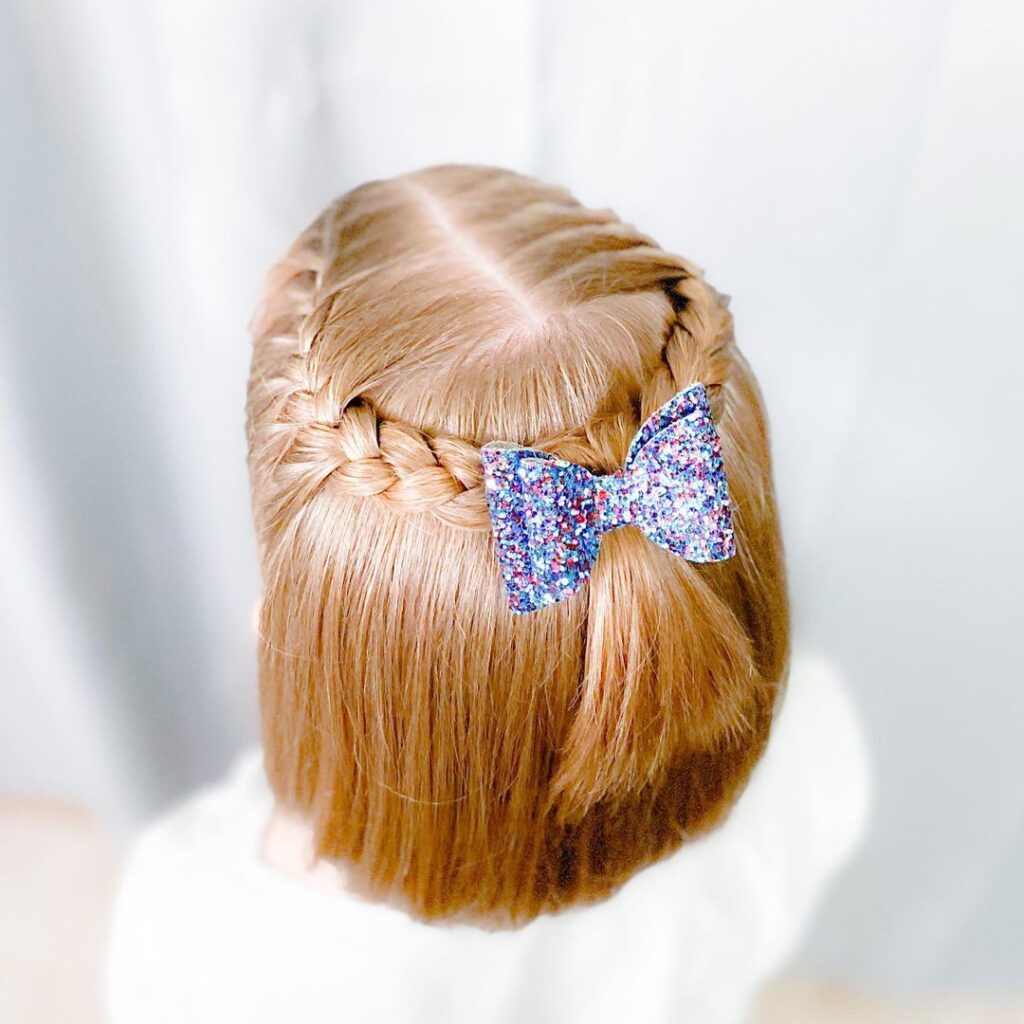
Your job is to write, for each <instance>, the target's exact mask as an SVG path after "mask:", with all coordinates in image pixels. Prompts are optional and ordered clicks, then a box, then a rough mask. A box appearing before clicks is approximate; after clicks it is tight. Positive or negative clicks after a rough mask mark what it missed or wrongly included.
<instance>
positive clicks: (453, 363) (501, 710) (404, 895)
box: [247, 166, 788, 925]
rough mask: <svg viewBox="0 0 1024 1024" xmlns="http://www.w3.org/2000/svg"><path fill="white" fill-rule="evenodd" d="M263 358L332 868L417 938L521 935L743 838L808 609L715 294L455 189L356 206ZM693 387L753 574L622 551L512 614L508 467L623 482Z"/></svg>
mask: <svg viewBox="0 0 1024 1024" xmlns="http://www.w3.org/2000/svg"><path fill="white" fill-rule="evenodd" d="M253 335H254V349H253V360H252V375H251V379H250V383H249V395H248V417H247V419H248V424H247V430H248V439H249V467H250V476H251V482H252V499H253V509H254V515H255V521H256V527H257V533H258V540H259V549H260V559H261V567H262V576H263V587H264V590H263V604H262V611H261V626H260V632H261V645H260V694H261V708H262V722H263V737H264V746H265V753H266V768H267V774H268V777H269V780H270V784H271V786H272V788H273V791H274V793H275V796H276V798H277V800H278V801H279V803H280V804H281V805H282V806H283V807H286V808H288V809H290V810H292V811H294V812H297V813H299V814H300V815H302V816H303V817H304V819H305V820H306V821H308V822H309V824H310V826H311V828H312V830H313V834H314V846H315V851H316V853H317V855H318V856H321V857H325V858H331V859H336V860H339V861H341V862H342V863H344V864H345V865H346V867H347V870H348V872H349V877H350V878H351V879H352V880H353V882H354V883H355V884H356V885H357V886H358V887H359V888H360V889H361V890H362V891H364V892H366V893H368V894H371V895H372V896H374V897H375V898H382V899H387V900H389V901H392V902H396V903H398V904H400V905H402V906H404V907H405V908H406V909H407V910H408V911H409V912H410V913H412V914H414V915H416V916H418V917H422V918H441V917H458V918H463V919H467V920H475V921H478V922H481V923H482V921H483V919H489V920H491V921H498V922H499V923H504V924H507V925H517V924H521V923H523V922H525V921H527V920H529V919H531V918H532V917H534V916H536V915H537V914H539V913H542V912H545V911H551V910H555V909H557V908H560V907H563V906H566V905H570V904H574V903H578V902H582V901H589V900H593V899H597V898H600V897H603V896H606V895H607V894H609V893H610V892H612V891H613V890H614V889H615V888H616V886H618V885H619V884H621V883H622V882H623V881H624V880H626V879H627V878H628V877H629V876H630V875H632V874H633V873H634V872H636V871H637V870H638V869H639V868H641V867H643V866H644V865H646V864H649V863H651V862H652V861H654V860H656V859H658V858H660V857H662V856H664V855H665V854H667V853H669V852H670V851H672V850H674V849H676V848H677V847H678V846H679V845H680V843H682V842H684V841H685V840H687V839H689V838H691V837H693V836H695V835H697V834H699V833H700V832H702V831H703V830H706V829H707V828H709V827H711V826H712V825H714V824H715V823H716V822H717V821H718V820H719V819H720V818H721V817H722V815H723V813H724V812H725V811H726V810H727V809H728V807H729V806H730V804H731V803H732V801H733V800H734V799H735V797H736V796H737V794H738V792H739V791H740V789H741V788H742V786H743V784H744V782H745V781H746V779H747V776H748V774H749V772H750V770H751V768H752V766H753V764H754V763H755V761H756V760H757V758H758V756H759V755H760V753H761V751H762V749H763V747H764V744H765V741H766V738H767V735H768V730H769V727H770V723H771V719H772V713H773V708H774V705H775V700H776V696H777V694H778V692H779V687H780V685H781V683H782V681H783V678H784V675H785V671H786V664H787V657H788V610H787V599H786V590H785V580H784V572H783V564H782V549H781V542H780V536H779V527H778V520H777V514H776V507H775V500H774V496H773V489H772V477H771V466H770V458H769V446H768V438H767V433H766V426H765V419H764V414H763V411H762V406H761V399H760V396H759V393H758V389H757V385H756V383H755V380H754V378H753V375H752V374H751V371H750V369H749V368H748V366H747V364H746V362H745V361H744V359H743V357H742V356H741V354H740V353H739V351H738V350H737V348H736V345H735V343H734V340H733V334H732V321H731V317H730V315H729V312H728V309H727V304H726V302H725V300H724V299H723V298H722V297H721V296H719V295H718V294H717V293H716V292H715V291H714V290H713V289H712V288H711V287H710V286H708V285H707V284H706V283H705V282H704V280H703V278H702V274H701V272H700V271H699V270H698V269H697V268H696V267H694V266H693V265H692V264H690V263H689V262H687V261H686V260H684V259H681V258H679V257H677V256H673V255H671V254H669V253H667V252H665V251H663V250H662V249H660V248H659V247H658V246H657V245H656V244H655V243H654V242H653V241H651V239H649V238H647V237H645V236H644V235H642V234H639V233H638V232H637V231H636V230H635V229H634V228H632V227H630V226H628V225H626V224H623V223H622V222H621V221H620V220H619V219H618V218H617V217H616V216H615V215H614V214H613V213H612V212H610V211H608V210H590V209H587V208H586V207H584V206H582V205H581V204H580V203H578V202H577V201H576V200H575V199H573V198H572V196H571V195H569V193H567V192H566V191H564V190H563V189H560V188H553V187H550V186H548V185H544V184H541V183H539V182H537V181H534V180H532V179H530V178H526V177H523V176H521V175H518V174H514V173H512V172H509V171H505V170H499V169H494V168H485V167H462V166H445V167H434V168H429V169H426V170H421V171H417V172H415V173H412V174H408V175H405V176H402V177H398V178H394V179H391V180H388V181H375V182H370V183H368V184H365V185H362V186H360V187H359V188H356V189H355V190H354V191H352V192H350V193H348V194H347V195H345V196H343V197H342V198H341V199H339V200H337V201H336V202H335V203H333V204H332V205H331V206H330V207H329V208H328V209H327V210H326V211H325V212H324V213H323V214H322V215H321V216H320V217H319V218H317V220H316V221H315V222H314V223H313V224H312V225H311V226H310V227H309V228H308V229H307V230H306V231H305V232H304V233H303V234H302V235H301V237H300V238H299V239H298V241H297V242H296V243H295V244H294V246H293V247H292V249H291V250H290V252H289V253H288V254H287V256H285V258H284V259H283V260H282V261H281V262H280V263H278V264H277V265H276V266H275V267H274V268H273V270H272V271H271V272H270V275H269V277H268V280H267V284H266V288H265V292H264V296H263V299H262V302H261V305H260V308H259V310H258V311H257V314H256V316H255V319H254V322H253ZM694 381H701V382H703V383H704V384H705V385H706V387H707V389H708V394H709V396H710V401H711V407H712V413H713V416H714V419H715V422H716V425H717V429H718V432H719V434H720V436H721V439H722V451H723V458H724V461H725V466H726V471H727V473H728V476H729V486H730V491H731V495H732V502H733V510H734V523H735V530H736V541H737V548H738V550H737V554H736V555H735V556H734V557H733V558H731V559H729V560H727V561H724V562H720V563H715V564H707V565H695V564H689V563H687V562H685V561H683V560H682V559H681V558H678V557H676V556H674V555H672V554H670V553H668V552H667V551H664V550H662V549H661V548H659V547H658V546H656V545H655V544H653V543H651V542H650V541H649V540H647V539H646V538H645V537H644V536H643V535H642V534H640V533H639V532H638V531H637V530H636V529H635V528H633V527H625V528H622V529H619V530H616V531H614V532H612V533H609V534H606V535H605V537H604V538H603V540H602V542H601V551H600V554H599V556H598V558H597V562H596V564H595V566H594V571H593V575H592V577H591V578H590V580H589V582H588V583H587V584H586V585H585V586H584V588H583V589H582V591H580V592H579V593H577V594H576V595H575V596H573V597H572V598H570V599H568V600H565V601H562V602H560V603H558V604H555V605H552V606H550V607H547V608H544V609H542V610H540V611H538V612H534V613H531V614H529V615H524V616H517V615H514V614H513V613H512V612H510V610H509V608H508V605H507V602H506V597H505V593H504V589H503V586H502V580H501V577H500V574H499V570H498V566H497V563H496V560H495V555H494V550H493V538H492V535H491V533H490V529H489V518H488V513H487V505H486V500H485V496H484V490H483V486H482V480H481V458H480V447H481V445H483V444H485V443H486V442H488V441H492V440H497V439H500V440H508V441H514V442H516V443H519V444H524V445H530V446H531V447H536V448H542V449H544V450H546V451H549V452H552V453H555V454H557V455H560V456H562V457H565V458H569V459H572V460H573V461H574V462H577V463H580V464H581V465H584V466H586V467H588V468H589V469H590V470H592V471H593V472H596V473H607V472H612V471H614V470H615V469H617V468H618V467H619V466H620V465H621V464H622V461H623V459H624V456H625V454H626V451H627V448H628V446H629V442H630V440H631V439H632V437H633V435H634V433H635V432H636V431H637V429H638V427H639V425H640V424H641V423H642V422H643V421H644V420H645V419H646V418H647V417H648V416H649V415H650V414H651V413H652V412H653V411H654V410H655V409H657V408H658V407H659V406H660V405H661V404H662V403H664V402H665V401H666V400H667V399H669V398H670V397H671V396H672V395H673V394H675V393H676V392H677V391H680V390H682V389H683V388H685V387H686V386H687V385H689V384H690V383H692V382H694Z"/></svg>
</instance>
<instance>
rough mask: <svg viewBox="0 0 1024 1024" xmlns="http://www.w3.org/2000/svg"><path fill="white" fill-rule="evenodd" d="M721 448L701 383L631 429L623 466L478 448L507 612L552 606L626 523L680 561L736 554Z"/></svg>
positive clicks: (499, 446)
mask: <svg viewBox="0 0 1024 1024" xmlns="http://www.w3.org/2000/svg"><path fill="white" fill-rule="evenodd" d="M721 449H722V444H721V441H720V440H719V437H718V434H717V432H716V431H715V426H714V424H713V423H712V421H711V412H710V409H709V408H708V396H707V392H706V391H705V390H704V385H703V384H691V385H690V387H688V388H686V390H684V391H680V392H679V394H677V395H676V396H675V397H673V398H671V399H669V401H668V402H666V403H665V404H664V405H663V406H662V407H661V408H660V409H659V410H658V411H657V412H656V413H654V415H653V416H651V418H650V419H649V420H648V421H647V422H646V423H645V424H644V425H643V427H641V428H640V430H639V432H638V433H637V435H636V437H635V438H633V441H632V443H631V444H630V446H629V453H628V454H627V456H626V464H625V465H624V466H623V468H622V469H620V470H619V471H618V472H616V473H611V474H608V475H607V476H595V475H594V474H593V473H591V472H590V471H589V470H587V469H584V467H582V466H577V465H575V464H574V463H572V462H568V461H566V460H565V459H559V458H556V457H555V456H554V455H550V454H549V453H547V452H542V451H538V450H536V449H534V448H519V447H517V446H516V445H513V444H510V443H507V442H501V441H499V442H495V443H493V444H488V445H484V447H483V449H482V456H483V468H484V486H485V488H486V491H487V504H488V507H489V509H490V513H491V525H492V529H493V532H494V538H495V544H496V548H497V554H498V563H499V565H500V567H501V575H502V578H503V579H504V581H505V590H506V591H507V593H508V603H509V607H510V608H511V609H512V611H514V612H517V613H520V614H523V613H525V612H532V611H536V610H537V609H538V608H543V607H544V606H545V605H549V604H554V603H555V602H556V601H562V600H564V599H565V598H567V597H571V596H572V595H573V594H575V593H576V591H577V590H579V589H580V587H582V586H583V584H584V582H585V581H586V580H587V578H588V577H589V576H590V571H591V568H592V566H593V564H594V560H595V559H596V558H597V552H598V548H599V547H600V543H601V534H603V533H605V532H607V531H608V530H614V529H615V528H616V527H619V526H626V525H633V526H636V527H638V528H639V529H640V530H642V531H643V532H644V534H646V535H647V537H649V538H650V539H651V540H652V541H654V543H655V544H658V545H660V546H661V547H663V548H667V549H668V550H669V551H671V552H672V553H673V554H675V555H679V557H681V558H685V559H686V560H687V561H688V562H719V561H722V560H723V559H726V558H730V557H731V556H732V555H733V554H734V553H735V551H736V539H735V536H734V534H733V528H732V508H731V506H730V504H729V485H728V481H727V480H726V476H725V468H724V466H723V465H722V450H721Z"/></svg>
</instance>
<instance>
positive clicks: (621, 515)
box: [594, 470, 633, 533]
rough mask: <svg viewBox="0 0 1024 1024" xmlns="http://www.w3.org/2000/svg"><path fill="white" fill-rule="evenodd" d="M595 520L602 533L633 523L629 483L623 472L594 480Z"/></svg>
mask: <svg viewBox="0 0 1024 1024" xmlns="http://www.w3.org/2000/svg"><path fill="white" fill-rule="evenodd" d="M594 518H595V526H596V527H597V529H598V531H599V532H600V533H607V532H608V531H609V530H614V529H616V528H618V527H620V526H626V525H627V524H629V523H631V522H633V508H632V502H631V500H630V488H629V481H628V479H627V477H626V475H625V474H624V473H623V472H622V471H621V470H620V471H619V472H618V473H609V474H608V475H607V476H598V477H595V478H594Z"/></svg>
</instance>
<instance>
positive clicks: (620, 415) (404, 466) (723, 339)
mask: <svg viewBox="0 0 1024 1024" xmlns="http://www.w3.org/2000/svg"><path fill="white" fill-rule="evenodd" d="M325 219H328V218H327V217H326V215H325V217H322V218H321V219H320V220H319V221H317V222H316V223H315V224H314V225H313V226H312V227H311V228H310V229H309V230H308V231H307V232H306V233H305V234H304V235H303V236H302V237H301V238H300V239H299V240H298V242H297V243H296V244H295V246H293V248H292V250H291V252H290V253H289V255H288V257H287V258H286V259H285V260H284V261H282V263H281V264H280V265H279V266H278V268H276V276H277V280H275V281H274V282H273V286H272V288H271V289H269V290H268V293H267V295H266V299H265V303H264V308H263V310H261V312H260V313H258V314H257V317H256V320H255V325H256V328H257V331H258V333H257V336H256V358H255V359H254V363H253V378H252V379H253V386H254V387H255V388H258V389H259V390H260V391H261V392H262V394H261V395H260V396H259V402H261V403H266V405H269V406H274V407H275V415H274V416H273V419H274V424H275V425H274V428H273V429H272V431H271V440H270V442H269V443H268V444H267V447H266V450H265V451H264V452H263V453H262V456H261V459H260V468H261V470H262V471H263V472H266V473H270V472H277V473H279V474H281V477H282V481H283V486H282V488H281V490H282V492H283V493H284V494H285V495H287V500H286V501H282V503H281V504H280V505H279V506H278V507H277V509H276V513H277V514H271V515H270V516H269V519H268V522H267V523H266V524H265V527H266V528H268V529H271V530H273V529H274V528H275V526H276V525H278V524H279V522H280V516H281V515H287V513H288V511H289V508H290V507H292V506H293V505H294V503H296V502H298V503H299V504H300V505H301V504H304V503H305V502H306V501H308V499H309V498H310V497H311V496H312V494H313V493H314V492H315V491H316V490H317V489H319V488H320V487H323V486H325V485H328V484H329V485H330V486H331V487H333V488H335V489H336V490H337V491H338V493H341V494H346V495H350V496H353V497H365V498H372V499H374V500H377V501H380V502H381V503H382V504H384V505H385V506H387V507H389V508H391V509H393V510H395V511H398V512H426V513H430V514H431V515H433V516H435V517H436V518H437V519H439V520H441V521H442V522H444V523H447V524H448V525H450V526H454V527H461V528H465V529H476V530H481V529H487V528H488V527H489V518H488V514H487V503H486V499H485V496H484V492H483V482H482V481H483V478H482V470H481V459H480V449H479V447H478V446H477V445H475V444H474V443H472V442H470V441H466V440H464V439H462V438H458V437H450V436H443V435H442V436H433V435H430V434H427V433H424V432H423V431H421V430H418V429H416V428H415V427H413V426H411V425H409V424H407V423H398V422H394V421H391V420H388V419H384V418H381V417H380V416H379V415H378V413H377V412H376V411H375V410H374V408H373V406H372V404H371V403H370V402H369V401H368V400H367V399H365V398H363V397H356V398H355V399H354V400H353V401H351V402H350V403H349V404H347V405H346V406H345V407H344V408H341V409H339V408H337V407H336V406H335V405H334V404H332V401H331V397H330V394H331V392H330V388H329V387H328V386H326V383H325V382H323V381H320V380H318V379H317V375H316V366H315V363H314V362H313V361H312V360H311V359H310V358H309V357H310V352H311V346H312V342H313V339H314V338H315V337H316V333H317V330H318V327H319V325H321V324H322V323H323V321H324V319H325V316H326V313H327V310H328V309H329V307H330V305H331V301H332V298H333V293H331V292H327V293H326V294H325V293H324V292H323V291H322V289H321V280H322V277H321V272H322V268H323V263H324V260H323V255H322V244H323V243H322V236H323V222H324V220H325ZM657 256H658V263H659V265H661V264H662V262H663V261H664V259H665V254H664V253H662V252H660V250H659V251H658V253H657ZM663 271H664V277H663V278H662V280H660V281H659V282H658V284H659V285H660V286H661V287H662V288H663V290H664V291H665V293H666V295H667V296H668V297H669V299H670V301H671V302H672V305H673V308H674V310H675V316H674V317H673V319H672V321H671V323H670V325H669V328H668V331H667V333H666V337H665V344H664V348H663V350H662V358H661V362H660V364H659V365H658V366H657V367H656V368H655V370H654V372H653V373H652V374H651V376H650V378H649V379H648V380H647V382H646V383H645V385H644V387H643V389H642V392H641V395H640V401H639V406H638V408H636V409H634V410H632V415H630V414H629V413H628V412H627V413H625V416H624V411H623V410H621V409H618V410H612V411H607V410H606V411H605V412H604V414H603V415H602V414H600V413H599V414H598V415H597V416H595V418H594V419H593V420H592V421H591V422H589V423H586V424H584V425H582V426H580V427H578V428H576V429H574V430H571V431H566V432H564V433H561V434H558V435H555V436H552V437H542V438H537V439H535V440H534V441H533V442H532V444H533V445H534V446H535V447H538V448H542V449H544V450H550V451H552V453H553V454H558V455H562V456H563V457H571V458H575V459H578V460H580V461H582V462H587V461H591V462H593V461H595V452H596V451H597V450H599V449H600V448H601V447H602V445H601V444H600V443H598V441H599V437H600V434H601V432H602V430H603V429H606V428H607V425H608V419H609V418H613V419H614V420H615V421H616V425H617V426H618V427H619V428H620V430H619V433H622V434H624V435H625V436H627V437H631V436H632V434H633V433H635V431H636V430H637V428H638V427H639V424H640V422H642V421H643V420H644V419H646V418H647V416H649V415H650V414H651V413H652V412H653V411H654V410H655V409H656V408H658V407H659V406H660V405H662V404H663V403H664V402H665V401H667V400H668V399H669V398H670V397H671V396H672V395H673V394H674V393H676V392H677V391H679V390H681V389H682V388H684V387H686V386H687V385H688V384H691V383H693V382H694V381H697V380H699V381H701V382H703V383H704V384H705V385H706V386H707V388H708V391H709V395H710V399H711V403H712V409H713V410H714V411H717V412H720V411H721V400H722V396H721V385H722V383H723V381H724V379H725V374H726V370H727V359H726V358H725V356H726V349H727V347H728V346H729V345H730V344H731V317H730V315H729V313H728V310H727V308H726V305H725V303H724V302H723V301H722V300H721V298H720V296H718V294H717V293H716V292H715V291H714V290H713V289H712V288H711V287H710V286H708V285H707V284H706V283H705V282H704V280H703V277H702V275H701V273H700V271H699V270H697V269H696V268H695V267H694V266H693V265H692V264H690V263H689V262H687V261H685V260H681V259H680V260H678V262H677V264H676V265H672V264H671V263H669V264H668V265H667V266H664V267H663ZM257 408H259V406H257ZM260 412H261V414H265V410H260Z"/></svg>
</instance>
